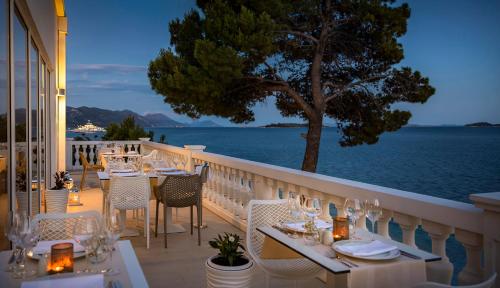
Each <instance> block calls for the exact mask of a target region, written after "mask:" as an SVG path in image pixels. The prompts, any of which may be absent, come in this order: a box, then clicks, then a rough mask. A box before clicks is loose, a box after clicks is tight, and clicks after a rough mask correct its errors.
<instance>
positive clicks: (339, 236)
mask: <svg viewBox="0 0 500 288" xmlns="http://www.w3.org/2000/svg"><path fill="white" fill-rule="evenodd" d="M332 233H333V241H335V242H336V241H340V240H347V239H349V221H348V219H347V218H346V217H335V218H334V219H333V232H332Z"/></svg>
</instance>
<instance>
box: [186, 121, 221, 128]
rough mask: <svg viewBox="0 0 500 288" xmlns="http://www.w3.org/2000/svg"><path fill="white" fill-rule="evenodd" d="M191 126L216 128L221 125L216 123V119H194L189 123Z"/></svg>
mask: <svg viewBox="0 0 500 288" xmlns="http://www.w3.org/2000/svg"><path fill="white" fill-rule="evenodd" d="M189 127H202V128H215V127H221V126H220V125H219V124H217V123H215V122H214V121H211V120H204V121H194V122H193V123H191V124H189Z"/></svg>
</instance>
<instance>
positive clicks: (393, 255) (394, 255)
mask: <svg viewBox="0 0 500 288" xmlns="http://www.w3.org/2000/svg"><path fill="white" fill-rule="evenodd" d="M371 241H372V240H342V241H338V242H335V243H333V244H332V249H333V250H334V251H335V252H337V253H340V254H342V255H346V256H349V257H353V258H358V259H364V260H375V261H383V260H391V259H396V258H398V257H399V256H401V253H400V252H399V249H396V250H392V251H389V252H385V253H381V254H377V255H371V256H354V255H352V254H351V253H347V252H344V251H340V250H339V249H337V247H339V246H344V245H360V244H367V243H370V242H371Z"/></svg>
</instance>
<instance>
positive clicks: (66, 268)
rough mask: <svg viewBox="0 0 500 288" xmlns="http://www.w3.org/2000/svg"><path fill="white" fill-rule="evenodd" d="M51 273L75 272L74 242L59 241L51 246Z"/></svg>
mask: <svg viewBox="0 0 500 288" xmlns="http://www.w3.org/2000/svg"><path fill="white" fill-rule="evenodd" d="M50 250H51V253H50V265H49V274H54V273H60V272H73V243H58V244H54V245H52V247H51V249H50Z"/></svg>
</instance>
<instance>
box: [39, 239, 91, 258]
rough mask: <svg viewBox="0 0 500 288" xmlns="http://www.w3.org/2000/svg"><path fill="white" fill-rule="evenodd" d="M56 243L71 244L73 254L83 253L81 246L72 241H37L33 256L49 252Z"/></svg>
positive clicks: (83, 249)
mask: <svg viewBox="0 0 500 288" xmlns="http://www.w3.org/2000/svg"><path fill="white" fill-rule="evenodd" d="M58 243H73V252H83V251H85V248H83V246H82V245H80V244H78V243H76V242H75V240H73V239H66V240H50V241H39V242H38V243H37V244H36V246H35V248H33V254H44V253H47V252H50V247H51V246H52V245H54V244H58Z"/></svg>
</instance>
